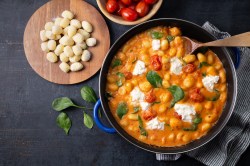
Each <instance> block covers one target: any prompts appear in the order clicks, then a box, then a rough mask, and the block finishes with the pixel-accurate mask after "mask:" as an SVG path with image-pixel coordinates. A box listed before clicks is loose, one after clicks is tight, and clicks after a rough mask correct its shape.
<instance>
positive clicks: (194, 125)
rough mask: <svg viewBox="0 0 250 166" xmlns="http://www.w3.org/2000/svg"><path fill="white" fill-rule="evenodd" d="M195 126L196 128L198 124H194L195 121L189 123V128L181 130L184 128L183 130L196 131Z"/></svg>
mask: <svg viewBox="0 0 250 166" xmlns="http://www.w3.org/2000/svg"><path fill="white" fill-rule="evenodd" d="M197 128H198V125H197V124H195V123H193V124H192V125H191V127H189V128H183V130H184V131H196V130H197Z"/></svg>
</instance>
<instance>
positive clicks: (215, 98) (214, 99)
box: [206, 89, 220, 101]
mask: <svg viewBox="0 0 250 166" xmlns="http://www.w3.org/2000/svg"><path fill="white" fill-rule="evenodd" d="M214 92H215V96H213V97H211V98H209V97H207V98H206V100H208V101H216V100H218V99H219V98H220V92H219V91H218V90H217V89H215V90H214Z"/></svg>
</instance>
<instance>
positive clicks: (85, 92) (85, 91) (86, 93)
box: [81, 86, 97, 103]
mask: <svg viewBox="0 0 250 166" xmlns="http://www.w3.org/2000/svg"><path fill="white" fill-rule="evenodd" d="M81 96H82V98H83V100H85V101H87V102H89V103H96V101H97V97H96V93H95V91H94V90H93V89H92V88H91V87H90V86H84V87H82V89H81Z"/></svg>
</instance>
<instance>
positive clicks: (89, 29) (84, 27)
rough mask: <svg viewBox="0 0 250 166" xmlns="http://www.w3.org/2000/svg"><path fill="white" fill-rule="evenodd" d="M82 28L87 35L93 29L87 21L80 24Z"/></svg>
mask: <svg viewBox="0 0 250 166" xmlns="http://www.w3.org/2000/svg"><path fill="white" fill-rule="evenodd" d="M82 27H83V29H84V30H86V31H87V32H89V33H90V32H92V31H93V27H92V25H91V24H90V23H89V22H88V21H83V22H82Z"/></svg>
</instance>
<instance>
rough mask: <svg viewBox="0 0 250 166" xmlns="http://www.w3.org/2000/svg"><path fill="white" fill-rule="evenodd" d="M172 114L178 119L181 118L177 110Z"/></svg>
mask: <svg viewBox="0 0 250 166" xmlns="http://www.w3.org/2000/svg"><path fill="white" fill-rule="evenodd" d="M174 116H175V117H176V118H178V119H182V116H181V115H179V114H178V113H177V112H174Z"/></svg>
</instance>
